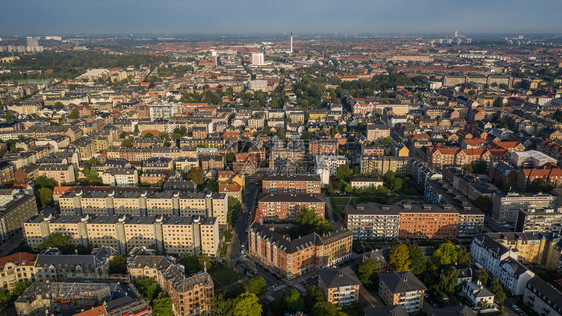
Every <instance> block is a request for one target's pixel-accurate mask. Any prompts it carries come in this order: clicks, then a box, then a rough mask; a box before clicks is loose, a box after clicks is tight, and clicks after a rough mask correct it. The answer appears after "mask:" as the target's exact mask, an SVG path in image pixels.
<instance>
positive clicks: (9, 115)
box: [5, 111, 15, 121]
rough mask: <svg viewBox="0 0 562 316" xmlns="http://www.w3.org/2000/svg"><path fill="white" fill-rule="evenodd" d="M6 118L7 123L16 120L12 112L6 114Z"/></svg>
mask: <svg viewBox="0 0 562 316" xmlns="http://www.w3.org/2000/svg"><path fill="white" fill-rule="evenodd" d="M5 118H6V121H11V120H13V119H14V118H15V117H14V113H12V111H8V112H6V116H5Z"/></svg>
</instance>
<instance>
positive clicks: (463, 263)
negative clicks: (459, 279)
mask: <svg viewBox="0 0 562 316" xmlns="http://www.w3.org/2000/svg"><path fill="white" fill-rule="evenodd" d="M457 257H458V258H457V266H458V267H459V268H461V269H465V268H468V267H470V264H471V261H470V252H468V250H466V248H461V249H459V252H458V256H457Z"/></svg>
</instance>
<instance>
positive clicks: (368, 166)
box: [361, 156, 413, 175]
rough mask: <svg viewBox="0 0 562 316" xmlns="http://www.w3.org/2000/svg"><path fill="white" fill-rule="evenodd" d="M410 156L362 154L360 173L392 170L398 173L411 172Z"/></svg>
mask: <svg viewBox="0 0 562 316" xmlns="http://www.w3.org/2000/svg"><path fill="white" fill-rule="evenodd" d="M412 162H413V160H412V158H409V157H391V156H363V157H361V173H366V174H373V173H376V174H385V173H387V172H389V171H394V172H396V173H398V174H400V175H406V174H410V173H411V169H412Z"/></svg>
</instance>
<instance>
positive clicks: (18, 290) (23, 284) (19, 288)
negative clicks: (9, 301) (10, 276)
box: [12, 281, 31, 299]
mask: <svg viewBox="0 0 562 316" xmlns="http://www.w3.org/2000/svg"><path fill="white" fill-rule="evenodd" d="M30 285H31V282H30V281H19V282H18V283H16V285H15V286H14V289H13V290H12V298H13V299H16V298H17V297H18V296H20V295H21V294H22V293H23V291H25V289H27V288H28V287H29V286H30Z"/></svg>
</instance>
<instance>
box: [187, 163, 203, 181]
mask: <svg viewBox="0 0 562 316" xmlns="http://www.w3.org/2000/svg"><path fill="white" fill-rule="evenodd" d="M185 178H186V179H187V180H191V181H193V182H195V183H196V184H198V185H201V184H203V183H205V177H204V176H203V169H201V167H193V168H191V169H189V171H188V172H187V174H186V175H185Z"/></svg>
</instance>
